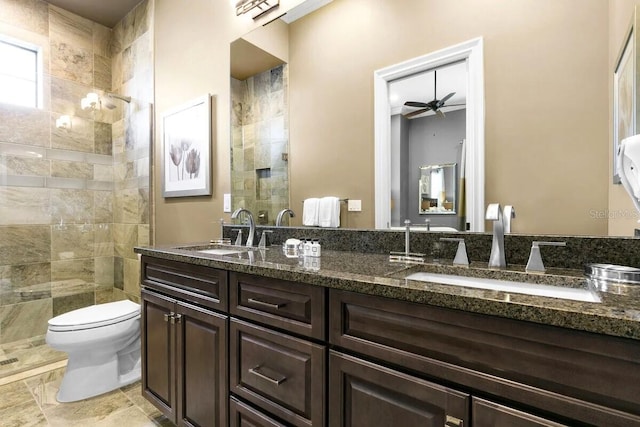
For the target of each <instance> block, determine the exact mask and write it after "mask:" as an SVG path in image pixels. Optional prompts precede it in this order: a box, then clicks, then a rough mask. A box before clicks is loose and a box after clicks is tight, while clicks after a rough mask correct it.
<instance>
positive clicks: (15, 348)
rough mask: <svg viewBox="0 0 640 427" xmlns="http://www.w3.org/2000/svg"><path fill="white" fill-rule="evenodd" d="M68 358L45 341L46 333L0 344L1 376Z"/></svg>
mask: <svg viewBox="0 0 640 427" xmlns="http://www.w3.org/2000/svg"><path fill="white" fill-rule="evenodd" d="M66 358H67V354H66V353H64V352H60V351H56V350H54V349H52V348H51V347H49V346H48V345H47V343H46V342H45V341H44V335H41V336H37V337H33V338H29V339H26V340H21V341H14V342H10V343H7V344H2V345H0V378H4V377H7V376H10V375H15V374H18V373H20V372H24V371H28V370H31V369H34V368H37V367H39V366H44V365H48V364H51V363H54V362H58V361H60V360H64V359H66Z"/></svg>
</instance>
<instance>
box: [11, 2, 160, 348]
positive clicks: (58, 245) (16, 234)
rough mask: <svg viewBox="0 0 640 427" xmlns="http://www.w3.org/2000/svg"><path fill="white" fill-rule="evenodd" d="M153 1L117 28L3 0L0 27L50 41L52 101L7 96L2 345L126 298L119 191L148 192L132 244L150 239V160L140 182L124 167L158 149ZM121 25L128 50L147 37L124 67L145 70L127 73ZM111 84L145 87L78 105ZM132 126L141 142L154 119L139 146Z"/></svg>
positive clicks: (47, 63)
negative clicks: (139, 55) (76, 312)
mask: <svg viewBox="0 0 640 427" xmlns="http://www.w3.org/2000/svg"><path fill="white" fill-rule="evenodd" d="M148 9H149V7H148V3H147V2H145V3H142V4H141V5H140V6H138V8H137V9H136V10H134V11H133V12H131V14H130V15H129V16H128V17H127V18H125V19H124V20H123V22H122V23H120V24H119V29H117V30H113V31H112V30H111V29H109V28H106V27H104V26H102V25H99V24H97V23H94V22H91V21H89V20H87V19H84V18H81V17H79V16H77V15H74V14H72V13H69V12H66V11H64V10H62V9H60V8H57V7H55V6H51V5H48V4H47V3H45V2H43V1H40V0H29V1H25V0H0V10H1V11H2V13H0V34H3V35H6V36H10V37H13V38H16V39H20V40H24V41H27V42H30V43H33V44H36V45H39V46H41V49H42V56H43V65H44V67H43V68H44V108H43V109H33V108H24V107H16V106H13V105H8V104H1V103H0V345H3V344H6V343H10V342H14V341H20V340H28V339H30V338H32V337H35V336H39V335H42V334H44V332H45V331H46V327H47V320H48V319H49V318H51V317H52V316H55V315H57V314H60V313H63V312H66V311H69V310H72V309H75V308H79V307H83V306H87V305H91V304H94V303H99V302H105V301H111V300H115V299H122V298H125V297H126V296H128V295H125V293H123V288H124V287H123V286H120V287H119V288H118V287H116V288H115V289H114V281H115V278H116V277H119V276H122V275H123V273H122V271H121V270H122V269H121V270H120V271H119V270H118V268H117V266H118V265H120V264H124V263H123V262H122V259H124V257H123V256H122V254H123V253H127V252H128V251H130V248H127V249H126V250H124V249H123V247H124V242H123V241H122V240H120V241H119V240H117V237H118V236H121V235H122V234H123V233H122V231H121V227H120V226H121V224H120V219H121V217H122V216H123V215H122V214H121V212H120V210H121V209H125V207H124V206H123V204H122V203H121V192H122V191H127V190H132V189H133V188H135V192H136V194H139V193H142V194H143V195H142V196H140V197H139V199H136V201H135V202H134V203H135V212H136V213H137V215H136V218H135V219H136V221H138V222H136V223H135V227H136V230H135V236H136V239H135V241H132V243H134V244H138V243H140V242H145V241H148V230H149V226H148V222H149V221H148V213H144V212H145V211H146V212H148V205H145V202H144V201H146V200H148V196H145V195H144V194H145V193H146V194H148V186H149V178H148V172H149V170H148V169H149V168H148V167H144V166H141V167H139V169H134V170H135V171H136V172H137V175H136V182H135V185H134V184H132V183H130V182H128V181H126V179H123V178H122V177H121V175H119V172H120V171H121V165H122V164H128V163H130V162H133V163H135V164H137V162H140V163H144V161H145V160H144V159H145V158H146V161H147V162H148V158H149V136H148V135H149V133H150V119H149V116H150V107H149V103H150V102H151V98H150V96H149V94H150V93H151V90H150V89H149V87H151V84H152V83H151V82H152V79H149V76H148V71H147V70H149V69H150V68H151V67H150V65H148V64H149V63H150V52H151V50H150V41H149V40H151V39H150V37H149V36H148V31H141V28H143V27H144V28H149V27H150V25H149V19H150V17H148V13H147V10H148ZM137 31H141V32H140V34H137V33H136V32H137ZM118 33H119V34H121V35H125V34H127V35H128V34H131V35H133V34H136V37H133V36H127V37H131V39H130V42H129V43H128V44H126V47H129V48H131V47H132V46H133V45H135V43H136V42H135V41H134V40H138V39H142V38H144V37H148V39H147V43H146V44H145V43H140V44H144V45H145V46H147V47H148V51H149V53H148V54H147V55H146V56H145V58H144V59H143V60H140V61H138V62H137V61H133V62H132V64H129V68H128V70H127V72H126V74H127V76H131V75H133V76H136V75H137V74H138V73H136V72H134V71H136V70H137V69H141V70H142V72H141V73H139V74H145V73H146V74H145V77H144V78H145V79H148V80H143V79H142V78H141V79H140V80H135V78H128V79H123V78H122V75H124V74H125V72H124V70H123V69H121V67H120V66H116V64H122V62H123V61H122V59H121V57H122V50H123V49H120V47H119V46H120V45H118V44H117V43H122V37H116V35H117V34H118ZM116 42H117V43H116ZM123 45H125V44H124V43H123ZM141 50H142V51H144V49H141ZM112 58H113V60H112ZM112 62H113V64H112ZM142 63H144V64H145V65H144V66H142V65H140V64H142ZM116 82H117V83H118V85H116V84H115V83H116ZM141 82H143V83H141ZM137 85H142V86H144V89H142V88H139V87H137ZM112 89H113V90H114V91H125V92H128V94H131V95H132V96H136V95H144V96H145V97H144V98H141V99H142V100H141V101H137V102H136V103H134V102H132V103H131V106H128V105H126V104H125V103H120V102H119V101H117V104H116V105H117V108H116V109H113V110H109V109H106V108H103V109H102V110H99V111H96V112H91V111H83V110H82V109H81V108H80V99H81V98H83V97H84V96H85V95H86V94H87V93H88V92H91V91H97V92H101V91H104V90H112ZM145 111H146V113H145ZM63 114H66V115H70V116H71V121H72V126H71V129H70V130H61V129H57V128H56V127H55V121H56V119H57V118H58V117H59V116H60V115H63ZM145 114H146V115H147V116H146V117H145ZM139 116H141V117H144V120H143V119H140V118H139ZM125 122H126V123H125ZM125 125H126V126H128V127H130V128H132V129H136V130H137V133H136V134H133V136H132V138H131V139H132V140H135V138H136V137H137V136H138V135H143V134H144V133H145V132H144V131H142V130H141V127H142V126H147V128H146V137H145V138H142V140H143V142H142V143H141V144H138V143H137V141H136V142H135V143H134V142H131V143H130V145H132V146H135V149H136V150H138V151H136V152H135V153H134V154H132V153H131V152H128V151H127V150H125V149H119V148H118V147H120V146H122V147H124V146H125V145H126V144H125V143H124V142H122V141H119V139H118V138H119V136H120V135H123V136H122V138H121V139H122V140H123V141H124V139H126V138H125V137H124V135H125V134H128V133H130V131H127V132H125V130H124V129H125ZM119 144H120V145H119ZM145 147H146V154H143V153H142V151H144V150H145ZM143 181H145V182H143ZM124 187H126V189H125V188H124ZM142 200H144V201H142ZM127 209H128V207H127ZM141 224H142V225H141ZM145 231H146V234H145ZM138 236H141V237H138ZM119 260H120V261H119ZM130 288H131V292H130V293H129V296H130V297H131V298H132V299H136V298H139V290H138V291H137V292H136V290H135V286H131V287H130Z"/></svg>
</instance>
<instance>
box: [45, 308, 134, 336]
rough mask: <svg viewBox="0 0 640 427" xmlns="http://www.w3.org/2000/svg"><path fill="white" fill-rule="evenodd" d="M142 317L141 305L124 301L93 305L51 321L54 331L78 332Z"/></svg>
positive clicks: (51, 328) (50, 324)
mask: <svg viewBox="0 0 640 427" xmlns="http://www.w3.org/2000/svg"><path fill="white" fill-rule="evenodd" d="M139 315H140V305H139V304H136V303H135V302H132V301H129V300H124V301H116V302H109V303H106V304H97V305H91V306H89V307H84V308H80V309H77V310H73V311H70V312H68V313H64V314H61V315H59V316H56V317H54V318H53V319H51V320H49V329H50V330H52V331H76V330H79V329H91V328H98V327H100V326H106V325H112V324H114V323H119V322H123V321H125V320H129V319H132V318H134V317H136V316H139Z"/></svg>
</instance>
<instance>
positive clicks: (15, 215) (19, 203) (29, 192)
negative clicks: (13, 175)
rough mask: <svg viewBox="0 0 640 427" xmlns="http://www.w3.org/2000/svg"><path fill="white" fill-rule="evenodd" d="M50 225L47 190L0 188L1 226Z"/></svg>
mask: <svg viewBox="0 0 640 427" xmlns="http://www.w3.org/2000/svg"><path fill="white" fill-rule="evenodd" d="M50 223H51V210H50V197H49V191H48V190H47V189H45V188H30V187H0V225H15V224H50Z"/></svg>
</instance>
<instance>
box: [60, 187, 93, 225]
mask: <svg viewBox="0 0 640 427" xmlns="http://www.w3.org/2000/svg"><path fill="white" fill-rule="evenodd" d="M92 193H93V192H92V191H89V190H67V189H52V190H51V206H52V208H51V211H52V212H51V220H52V222H53V223H54V224H61V223H62V224H68V223H72V224H74V223H75V224H91V223H92V222H93V194H92Z"/></svg>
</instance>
